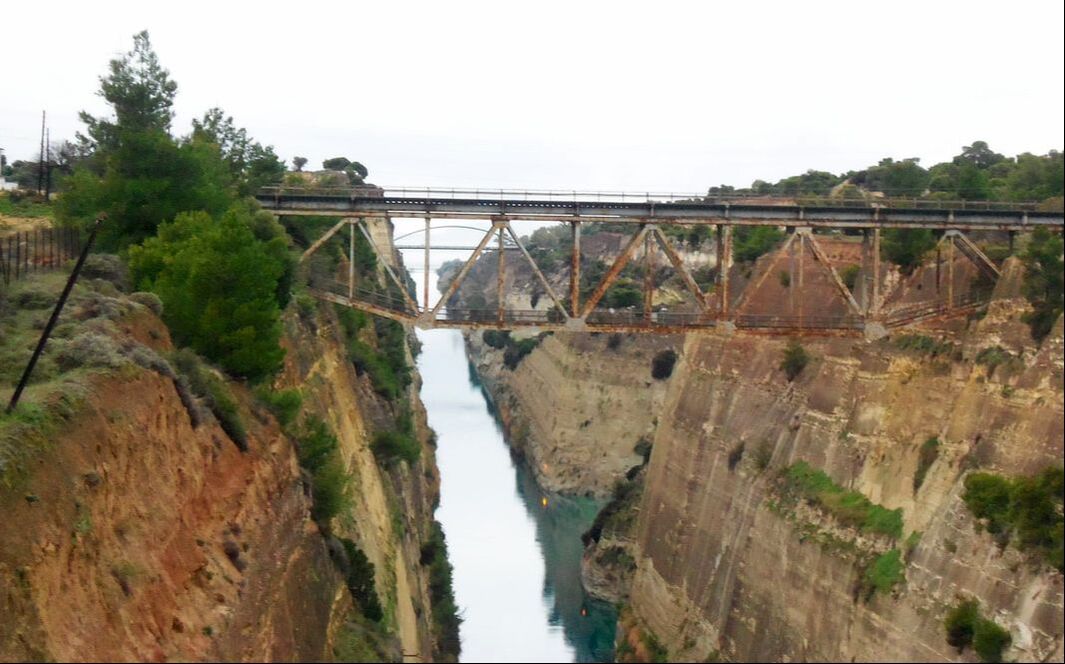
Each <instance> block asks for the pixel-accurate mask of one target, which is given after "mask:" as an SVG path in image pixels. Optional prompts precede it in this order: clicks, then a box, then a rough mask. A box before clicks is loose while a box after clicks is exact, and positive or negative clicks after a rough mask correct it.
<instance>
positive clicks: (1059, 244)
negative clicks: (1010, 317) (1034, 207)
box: [1021, 228, 1065, 340]
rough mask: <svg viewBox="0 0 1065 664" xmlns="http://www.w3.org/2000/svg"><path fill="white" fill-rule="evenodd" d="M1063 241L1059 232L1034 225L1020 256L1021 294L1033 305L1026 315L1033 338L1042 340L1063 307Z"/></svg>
mask: <svg viewBox="0 0 1065 664" xmlns="http://www.w3.org/2000/svg"><path fill="white" fill-rule="evenodd" d="M1063 246H1065V241H1063V240H1062V237H1061V235H1060V234H1057V233H1052V232H1051V231H1049V230H1047V229H1045V228H1037V229H1036V230H1035V232H1033V233H1032V240H1031V242H1029V244H1028V248H1027V250H1026V251H1025V252H1024V255H1023V256H1022V257H1021V260H1022V261H1023V262H1024V296H1025V297H1026V298H1028V301H1029V302H1030V303H1031V305H1032V313H1031V314H1029V315H1028V316H1026V318H1025V321H1026V322H1027V323H1028V324H1029V326H1030V327H1031V331H1032V337H1034V338H1035V339H1037V340H1040V339H1042V338H1043V337H1045V336H1046V335H1047V334H1049V333H1050V330H1051V329H1052V328H1053V327H1054V323H1056V322H1057V320H1058V317H1059V316H1061V313H1062V311H1063V310H1065V288H1063V283H1062V281H1063V278H1065V277H1063V269H1062V248H1063Z"/></svg>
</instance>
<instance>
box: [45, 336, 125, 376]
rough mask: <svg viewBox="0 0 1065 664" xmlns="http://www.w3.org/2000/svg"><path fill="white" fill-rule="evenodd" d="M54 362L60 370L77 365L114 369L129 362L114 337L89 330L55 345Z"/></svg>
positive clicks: (66, 369)
mask: <svg viewBox="0 0 1065 664" xmlns="http://www.w3.org/2000/svg"><path fill="white" fill-rule="evenodd" d="M53 343H55V341H53ZM55 362H56V365H57V366H58V367H59V368H60V370H62V371H70V370H71V369H76V368H78V367H102V368H108V369H115V368H118V367H121V366H125V365H127V364H129V360H128V359H127V358H126V357H125V356H124V355H123V353H122V349H121V348H119V346H118V344H117V343H115V340H114V339H112V338H111V337H109V336H107V335H105V334H99V333H97V332H91V331H88V332H82V333H81V334H77V335H75V336H73V337H71V338H70V340H69V341H67V342H66V343H65V344H63V345H62V346H61V347H58V345H57V349H56V353H55Z"/></svg>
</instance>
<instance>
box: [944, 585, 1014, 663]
mask: <svg viewBox="0 0 1065 664" xmlns="http://www.w3.org/2000/svg"><path fill="white" fill-rule="evenodd" d="M943 627H944V629H946V632H947V643H949V644H950V645H952V646H954V647H955V648H957V649H958V652H959V653H960V652H962V651H963V650H965V649H966V648H968V647H969V646H972V648H973V650H975V651H976V654H977V655H978V656H979V657H980V660H981V661H984V662H1001V661H1002V653H1003V652H1004V651H1005V650H1006V648H1008V647H1009V646H1010V644H1011V643H1012V642H1013V638H1012V637H1011V636H1010V633H1009V631H1008V630H1006V629H1004V628H1003V627H1002V626H1001V625H999V624H998V623H996V622H995V621H994V620H989V619H987V618H984V617H983V616H981V615H980V603H979V602H978V601H976V600H974V599H973V600H967V601H964V602H962V603H961V604H958V605H957V606H955V607H954V608H953V609H951V610H950V611H949V612H948V613H947V616H946V618H945V619H944V621H943Z"/></svg>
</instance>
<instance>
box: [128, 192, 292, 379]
mask: <svg viewBox="0 0 1065 664" xmlns="http://www.w3.org/2000/svg"><path fill="white" fill-rule="evenodd" d="M260 215H266V213H258V214H256V213H254V212H252V210H251V208H250V207H249V206H247V205H243V204H239V205H236V206H234V207H232V208H231V209H230V210H228V211H227V212H226V213H224V214H223V215H221V217H220V218H219V219H217V220H215V219H213V218H212V217H211V216H210V215H209V214H207V213H206V212H185V213H182V214H179V215H178V216H177V217H176V218H175V219H174V221H173V222H167V223H164V224H162V225H160V226H159V234H158V236H156V237H153V238H149V239H147V240H146V241H145V242H144V243H143V244H141V245H135V246H133V247H130V251H129V257H130V268H131V271H132V274H133V276H134V280H135V281H136V283H137V284H138V287H139V288H142V289H145V290H151V291H153V292H154V293H156V294H157V295H158V296H159V298H160V299H161V300H162V301H163V305H164V310H163V311H164V314H163V316H164V319H165V320H166V322H167V324H168V325H169V326H170V330H171V332H172V333H173V334H174V336H175V338H176V339H177V340H178V341H179V342H180V343H182V344H185V345H188V346H190V347H192V348H193V349H195V350H196V351H197V352H198V353H200V354H201V355H203V356H205V357H207V358H209V359H211V360H213V361H215V362H217V363H218V364H220V365H221V366H222V367H223V368H225V369H226V370H227V371H229V372H230V373H232V374H235V375H238V376H244V377H247V378H250V379H253V380H258V379H262V378H264V377H267V376H269V375H271V374H272V373H274V372H275V371H276V370H277V369H278V368H280V366H281V362H282V360H283V358H284V355H285V352H284V350H283V349H282V348H281V347H280V344H279V341H280V337H281V325H280V321H279V317H280V304H279V289H280V286H281V284H282V283H283V282H284V280H285V278H286V275H287V274H289V273H290V271H291V261H290V259H288V257H287V243H286V240H285V239H284V238H283V237H282V236H281V235H279V234H275V235H273V236H272V237H269V239H266V237H265V236H266V235H267V233H266V231H264V228H265V227H266V224H265V221H264V219H265V218H263V217H260ZM267 216H269V215H267ZM257 233H258V235H257Z"/></svg>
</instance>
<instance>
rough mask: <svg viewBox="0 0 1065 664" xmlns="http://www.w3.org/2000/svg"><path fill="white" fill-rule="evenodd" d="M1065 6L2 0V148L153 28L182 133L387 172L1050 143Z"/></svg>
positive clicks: (737, 170) (515, 183) (763, 163)
mask: <svg viewBox="0 0 1065 664" xmlns="http://www.w3.org/2000/svg"><path fill="white" fill-rule="evenodd" d="M1063 24H1065V20H1063V15H1062V3H1061V0H1054V1H1040V2H1024V1H1017V0H1013V1H1010V2H1002V1H1001V0H999V1H998V2H972V1H970V2H957V3H953V2H951V3H948V2H929V1H928V0H924V1H922V2H900V1H895V2H890V3H887V2H877V3H857V2H840V3H814V2H794V1H792V2H780V3H773V2H729V3H725V2H700V3H695V2H692V3H673V2H662V1H656V2H649V1H645V2H641V3H625V2H617V1H614V2H605V3H580V4H578V3H576V2H558V3H555V2H545V1H542V0H541V1H540V2H536V3H531V2H526V3H516V2H504V1H500V0H497V1H496V2H484V3H451V2H426V3H401V2H393V1H391V0H390V1H388V2H382V1H376V2H373V3H359V2H352V1H350V0H349V1H347V2H292V1H291V0H289V1H288V2H284V3H277V4H274V3H268V2H257V3H254V4H252V3H239V4H237V3H225V2H221V1H218V0H216V1H215V2H209V3H208V2H188V1H185V2H180V3H179V2H168V3H162V2H146V1H143V0H142V1H140V2H108V1H104V2H84V1H82V2H48V3H45V4H41V3H31V2H14V3H5V4H4V7H3V9H2V10H0V49H2V51H3V57H2V60H0V62H2V64H0V72H2V73H0V147H3V148H5V149H6V152H7V155H8V159H9V160H14V159H19V158H30V159H33V158H35V155H36V151H37V147H36V146H37V143H38V132H39V126H40V111H41V109H42V108H43V109H47V110H48V117H49V125H50V127H51V132H52V137H53V139H59V138H64V137H72V136H73V134H74V132H75V131H77V130H78V129H79V128H80V125H79V123H78V121H77V112H78V111H79V110H81V109H87V110H90V111H93V112H96V113H102V112H103V111H104V110H105V107H104V106H103V104H102V101H101V100H100V99H99V98H98V97H96V96H95V93H96V91H97V89H98V85H99V84H98V80H97V79H98V77H99V76H100V75H102V74H103V73H105V71H106V69H107V63H108V60H109V59H111V58H113V57H115V56H117V55H120V54H121V53H123V52H125V51H128V50H129V49H130V48H131V47H132V35H133V34H134V33H135V32H138V31H140V30H142V29H147V30H148V31H149V32H150V34H151V37H152V42H153V44H154V46H155V50H156V52H157V53H158V54H159V57H160V59H161V61H162V63H163V65H164V66H165V67H166V68H167V69H169V70H170V73H171V75H172V77H173V78H174V79H175V80H176V81H177V82H178V96H177V104H176V111H177V118H176V121H175V125H174V130H175V132H177V133H187V132H188V130H189V124H190V120H191V119H192V118H193V117H196V116H199V115H200V114H202V113H203V111H204V110H206V109H207V108H209V107H211V106H214V105H218V106H221V107H222V108H224V109H225V110H226V112H227V113H229V114H231V115H233V116H234V119H235V120H236V121H237V123H238V124H239V125H241V126H244V127H247V128H248V130H249V131H250V132H251V134H252V135H253V136H254V137H255V138H257V139H258V140H261V141H262V142H264V143H268V144H272V145H274V146H275V148H276V150H277V151H278V153H279V154H280V155H281V156H282V157H283V158H285V159H287V160H289V162H290V163H291V159H292V157H293V156H294V155H302V156H305V157H308V158H309V159H310V162H311V164H312V165H315V166H316V165H317V164H319V163H320V162H321V160H322V159H323V158H326V157H331V156H338V155H343V156H347V157H349V158H351V159H356V160H359V161H362V162H363V163H364V164H365V165H366V166H367V167H368V168H369V169H370V179H371V180H372V181H373V182H375V183H378V184H386V185H434V186H482V187H498V186H508V187H529V188H552V189H573V188H578V189H599V190H633V191H645V190H658V191H693V192H694V191H703V190H705V189H706V187H708V186H710V185H714V184H721V183H724V184H732V185H736V186H745V185H748V184H750V182H751V181H752V180H754V179H755V178H763V179H768V180H776V179H779V178H781V177H784V176H787V175H792V174H795V173H799V172H802V171H805V170H806V169H808V168H817V169H822V170H829V171H833V172H842V171H846V170H850V169H857V168H861V167H864V166H866V165H869V164H871V163H875V161H876V160H878V159H879V158H881V157H884V156H893V157H896V158H905V157H920V158H921V159H922V162H923V163H925V164H932V163H935V162H937V161H942V160H945V159H948V158H949V157H951V156H952V155H954V154H957V153H958V151H959V150H960V148H961V146H962V145H967V144H969V143H971V142H972V141H973V140H986V141H988V142H989V143H990V144H991V146H992V147H993V148H994V149H996V150H997V151H999V152H1004V153H1006V154H1009V155H1014V154H1017V153H1019V152H1025V151H1030V152H1036V153H1039V154H1042V153H1045V152H1046V151H1047V150H1050V149H1059V150H1060V149H1062V147H1063V143H1065V140H1063V125H1065V109H1063V98H1065V93H1063V80H1065V72H1063V61H1065V49H1063V27H1062V26H1063Z"/></svg>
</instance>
